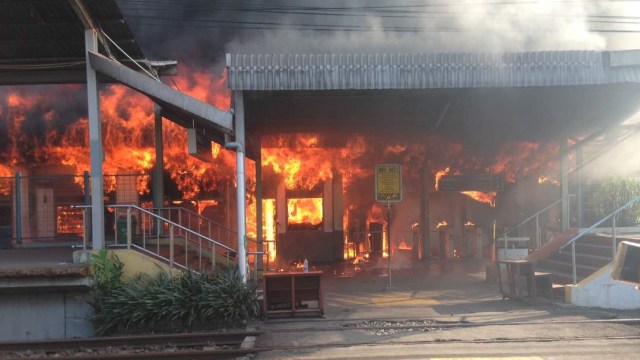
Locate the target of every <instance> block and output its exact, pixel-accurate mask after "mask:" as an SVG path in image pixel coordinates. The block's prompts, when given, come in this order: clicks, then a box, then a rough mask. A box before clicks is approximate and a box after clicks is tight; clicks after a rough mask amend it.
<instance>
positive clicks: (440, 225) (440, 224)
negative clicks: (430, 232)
mask: <svg viewBox="0 0 640 360" xmlns="http://www.w3.org/2000/svg"><path fill="white" fill-rule="evenodd" d="M447 226H449V224H447V222H446V221H445V220H442V221H440V222H438V225H436V229H438V230H439V229H444V228H445V227H447Z"/></svg>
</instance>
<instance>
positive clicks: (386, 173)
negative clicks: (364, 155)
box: [376, 164, 402, 202]
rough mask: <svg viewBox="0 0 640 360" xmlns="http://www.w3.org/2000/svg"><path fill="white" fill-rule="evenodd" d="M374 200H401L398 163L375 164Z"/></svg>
mask: <svg viewBox="0 0 640 360" xmlns="http://www.w3.org/2000/svg"><path fill="white" fill-rule="evenodd" d="M376 201H379V202H399V201H402V167H401V166H400V164H379V165H376Z"/></svg>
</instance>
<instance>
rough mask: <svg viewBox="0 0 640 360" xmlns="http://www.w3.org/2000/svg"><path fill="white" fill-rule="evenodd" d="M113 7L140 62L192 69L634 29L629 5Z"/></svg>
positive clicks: (543, 40)
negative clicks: (135, 43) (263, 56)
mask: <svg viewBox="0 0 640 360" xmlns="http://www.w3.org/2000/svg"><path fill="white" fill-rule="evenodd" d="M119 3H120V5H121V7H122V8H123V12H124V13H125V17H126V18H127V19H128V20H129V22H130V24H131V25H132V27H133V28H134V31H135V33H136V37H137V39H138V40H139V41H140V42H141V43H142V44H143V47H144V49H145V51H146V52H147V53H148V54H150V55H152V56H161V57H169V58H177V59H178V60H180V61H184V62H187V63H192V64H193V63H196V62H200V64H205V63H206V64H209V65H210V64H212V63H213V62H215V61H216V60H218V61H220V60H223V56H222V55H223V54H224V53H225V52H234V53H331V52H349V53H353V52H355V53H363V52H364V53H370V52H433V51H450V52H504V51H544V50H573V49H580V50H585V49H589V50H600V49H622V48H630V47H634V46H637V45H636V44H637V43H638V40H640V36H639V35H638V34H633V33H627V31H629V30H631V31H633V30H638V28H637V24H636V23H634V21H630V20H631V19H634V18H635V19H637V17H638V16H640V6H638V5H637V4H636V3H635V2H632V1H629V2H626V1H621V2H610V1H601V2H599V1H587V0H583V1H581V0H577V1H551V0H547V1H506V2H495V1H486V0H463V1H457V2H450V1H417V0H413V1H390V0H386V1H374V2H372V1H365V0H358V1H349V2H343V1H336V0H333V1H314V2H300V1H293V0H286V1H279V2H277V3H275V4H274V3H273V2H266V1H257V2H256V1H248V0H244V1H236V2H233V5H229V4H228V3H227V4H225V3H217V2H216V3H207V2H202V1H196V0H192V1H181V2H172V3H171V5H170V6H169V5H166V4H165V5H156V6H154V5H152V4H150V3H146V2H128V1H124V0H123V1H120V2H119ZM161 4H162V3H161ZM612 31H613V32H612ZM184 54H188V56H184Z"/></svg>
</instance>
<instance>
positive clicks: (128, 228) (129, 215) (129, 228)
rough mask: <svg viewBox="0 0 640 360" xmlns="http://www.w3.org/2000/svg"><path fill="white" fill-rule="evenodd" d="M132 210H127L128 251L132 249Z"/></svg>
mask: <svg viewBox="0 0 640 360" xmlns="http://www.w3.org/2000/svg"><path fill="white" fill-rule="evenodd" d="M132 235H133V234H131V208H130V207H128V208H127V236H126V237H127V249H131V238H132Z"/></svg>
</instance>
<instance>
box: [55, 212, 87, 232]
mask: <svg viewBox="0 0 640 360" xmlns="http://www.w3.org/2000/svg"><path fill="white" fill-rule="evenodd" d="M82 212H83V210H82V209H73V208H70V207H69V206H58V218H57V224H56V225H57V232H58V234H82V228H83V223H82Z"/></svg>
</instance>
